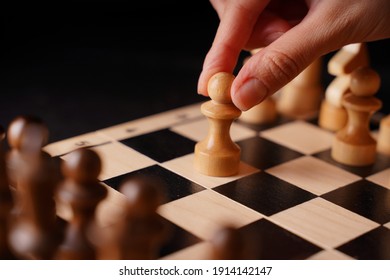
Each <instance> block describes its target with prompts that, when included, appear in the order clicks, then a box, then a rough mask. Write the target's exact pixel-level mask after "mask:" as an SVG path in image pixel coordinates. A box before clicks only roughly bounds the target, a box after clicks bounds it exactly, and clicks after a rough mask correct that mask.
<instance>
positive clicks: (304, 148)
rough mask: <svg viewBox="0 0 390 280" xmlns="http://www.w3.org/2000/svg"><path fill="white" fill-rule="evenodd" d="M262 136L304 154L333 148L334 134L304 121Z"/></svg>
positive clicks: (271, 130) (289, 124) (282, 126)
mask: <svg viewBox="0 0 390 280" xmlns="http://www.w3.org/2000/svg"><path fill="white" fill-rule="evenodd" d="M260 136H261V137H264V138H266V139H268V140H271V141H273V142H275V143H278V144H280V145H282V146H286V147H288V148H290V149H293V150H295V151H298V152H300V153H303V154H306V155H308V154H313V153H316V152H320V151H323V150H326V149H329V148H330V147H331V146H332V141H333V134H332V133H331V132H328V131H325V130H322V129H320V128H319V127H317V126H315V125H312V124H310V123H307V122H304V121H299V120H298V121H294V122H290V123H287V124H284V125H281V126H278V127H275V128H271V129H268V130H265V131H263V132H260Z"/></svg>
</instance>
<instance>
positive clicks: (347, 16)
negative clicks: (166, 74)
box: [198, 0, 390, 111]
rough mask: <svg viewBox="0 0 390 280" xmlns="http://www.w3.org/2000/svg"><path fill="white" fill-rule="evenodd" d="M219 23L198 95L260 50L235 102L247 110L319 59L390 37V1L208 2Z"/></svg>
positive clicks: (238, 82) (245, 70) (236, 88)
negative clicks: (214, 79) (211, 81)
mask: <svg viewBox="0 0 390 280" xmlns="http://www.w3.org/2000/svg"><path fill="white" fill-rule="evenodd" d="M210 2H211V4H212V5H213V7H214V9H215V10H216V12H217V14H218V16H219V18H220V24H219V27H218V30H217V33H216V35H215V38H214V42H213V45H212V47H211V48H210V50H209V52H208V54H207V56H206V58H205V61H204V64H203V71H202V73H201V75H200V77H199V82H198V92H199V93H200V94H203V95H208V94H207V82H208V80H209V79H210V77H211V76H212V75H214V74H215V73H217V72H230V73H232V72H233V70H234V68H235V67H236V64H237V61H238V57H239V55H240V52H241V51H242V50H251V49H255V48H260V47H261V48H262V49H261V50H260V51H258V52H257V53H256V54H255V55H253V56H252V57H251V58H250V59H249V60H247V62H246V63H245V65H243V66H242V68H241V69H240V71H239V73H238V74H237V77H236V78H235V80H234V82H233V84H232V88H231V94H232V100H233V102H234V104H235V105H236V106H237V107H238V108H239V109H241V110H244V111H245V110H248V109H250V108H251V107H253V106H254V105H256V104H258V103H260V102H261V101H262V100H264V99H265V98H266V97H267V96H269V95H271V94H273V93H275V92H276V91H277V90H279V89H280V88H281V87H283V86H284V85H285V84H287V83H288V82H289V81H291V80H292V79H293V78H294V77H296V76H297V75H298V74H299V73H300V72H301V71H302V70H303V69H305V68H306V67H307V66H308V65H309V64H310V63H311V62H313V61H314V60H315V59H316V58H318V57H320V56H322V55H324V54H326V53H329V52H331V51H334V50H337V49H339V48H341V47H343V46H344V45H347V44H351V43H358V42H368V41H374V40H380V39H384V38H389V37H390V17H389V11H390V1H389V0H370V1H367V0H343V1H340V0H307V1H304V0H295V1H294V0H271V1H270V0H210Z"/></svg>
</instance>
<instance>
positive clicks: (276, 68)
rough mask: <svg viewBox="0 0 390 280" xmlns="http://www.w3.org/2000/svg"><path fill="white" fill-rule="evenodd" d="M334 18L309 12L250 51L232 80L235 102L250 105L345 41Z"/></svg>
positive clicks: (275, 89)
mask: <svg viewBox="0 0 390 280" xmlns="http://www.w3.org/2000/svg"><path fill="white" fill-rule="evenodd" d="M317 11H318V9H317ZM321 16H322V18H321ZM335 21H337V19H336V20H334V19H332V18H331V17H329V16H328V14H323V13H322V14H320V15H317V14H316V13H315V12H312V13H311V14H310V15H307V16H306V18H304V19H303V21H302V22H301V23H300V24H298V25H296V26H295V27H293V28H291V29H290V30H289V31H287V32H285V33H284V34H283V35H282V36H280V37H279V38H278V39H276V40H275V41H274V42H272V43H271V44H270V45H268V46H267V47H265V48H263V49H261V50H260V51H258V52H257V53H256V54H255V55H253V56H252V57H251V58H250V59H249V60H247V62H246V63H245V64H244V65H243V67H242V68H241V70H240V71H239V73H238V75H237V77H236V78H235V80H234V82H233V84H232V88H231V93H232V100H233V102H234V104H235V105H236V106H237V107H238V108H239V109H241V110H243V111H245V110H248V109H250V108H251V107H253V106H255V105H256V104H258V103H260V102H262V101H263V100H264V99H265V98H266V97H268V96H270V95H272V94H273V93H275V92H276V91H277V90H279V89H280V88H282V87H283V86H284V85H286V84H287V83H288V82H289V81H291V80H292V79H293V78H295V77H296V76H297V75H298V74H299V73H300V72H301V71H303V70H304V69H305V68H306V67H307V66H308V65H309V64H310V63H311V62H313V61H314V60H315V59H317V58H318V57H320V56H321V55H323V54H325V53H328V52H330V51H332V50H335V49H337V48H339V47H341V46H343V45H345V44H347V43H348V42H347V41H346V40H347V39H346V38H344V37H343V36H342V33H341V31H339V30H342V28H340V22H338V23H336V22H335ZM327 23H328V24H327ZM333 31H334V32H333Z"/></svg>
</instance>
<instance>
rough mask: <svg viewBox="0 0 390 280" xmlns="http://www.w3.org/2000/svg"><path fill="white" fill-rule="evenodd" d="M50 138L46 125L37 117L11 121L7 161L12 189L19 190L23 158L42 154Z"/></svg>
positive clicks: (21, 117) (23, 117)
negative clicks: (19, 174) (19, 175)
mask: <svg viewBox="0 0 390 280" xmlns="http://www.w3.org/2000/svg"><path fill="white" fill-rule="evenodd" d="M48 138H49V131H48V128H47V126H46V124H45V123H44V122H43V121H42V120H41V119H40V118H38V117H36V116H27V115H21V116H18V117H16V118H15V119H13V120H12V121H11V123H10V124H9V126H8V130H7V140H8V144H9V146H10V151H9V152H8V154H7V159H6V161H7V169H8V176H9V182H10V185H11V186H12V187H14V188H17V181H18V178H17V177H18V173H19V172H18V170H20V165H21V164H22V163H21V161H22V158H23V156H24V155H31V154H37V153H40V152H41V150H42V147H43V146H44V145H46V144H47V142H48Z"/></svg>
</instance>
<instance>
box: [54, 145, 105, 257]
mask: <svg viewBox="0 0 390 280" xmlns="http://www.w3.org/2000/svg"><path fill="white" fill-rule="evenodd" d="M101 168H102V163H101V159H100V157H99V155H98V154H97V153H96V152H95V151H93V150H90V149H78V150H75V151H73V152H72V153H71V154H69V157H68V158H67V160H66V161H65V162H64V164H63V165H62V170H63V174H64V177H65V179H64V182H63V183H62V184H61V185H60V187H59V190H58V195H57V196H58V200H59V201H60V202H61V203H64V204H65V205H70V207H71V209H72V212H73V216H72V218H71V220H70V222H69V224H68V226H67V229H66V232H65V238H64V241H63V242H62V243H61V245H60V246H59V248H58V250H57V252H56V254H55V257H54V258H55V259H72V260H79V259H95V258H96V249H95V246H94V244H93V243H92V242H91V237H90V235H93V234H94V233H93V232H91V231H92V229H94V228H95V227H94V225H95V211H96V208H97V206H98V204H99V203H100V202H101V201H102V200H103V199H105V198H106V196H107V189H106V188H105V187H104V186H103V185H102V184H101V183H100V181H99V179H98V177H99V174H100V172H101Z"/></svg>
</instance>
